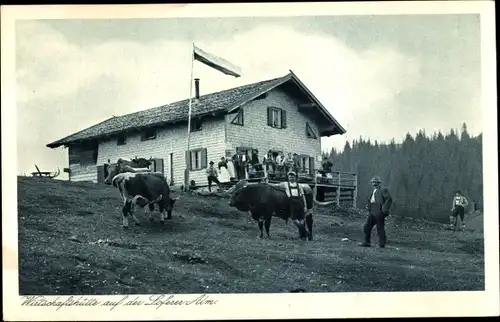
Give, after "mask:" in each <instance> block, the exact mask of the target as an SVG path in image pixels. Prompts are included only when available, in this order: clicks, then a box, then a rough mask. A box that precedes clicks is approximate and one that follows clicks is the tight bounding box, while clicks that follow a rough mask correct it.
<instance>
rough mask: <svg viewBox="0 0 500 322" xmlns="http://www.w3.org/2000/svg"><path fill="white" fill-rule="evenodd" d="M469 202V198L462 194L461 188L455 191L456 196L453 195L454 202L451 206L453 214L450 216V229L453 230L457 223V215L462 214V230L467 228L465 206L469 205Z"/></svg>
mask: <svg viewBox="0 0 500 322" xmlns="http://www.w3.org/2000/svg"><path fill="white" fill-rule="evenodd" d="M468 204H469V203H468V202H467V199H466V198H465V197H464V196H463V195H462V192H461V191H460V190H457V191H456V192H455V196H454V197H453V204H452V206H451V216H450V229H451V230H453V228H454V227H455V225H456V223H457V217H458V216H459V215H460V221H461V222H462V227H461V230H465V223H464V216H465V207H467V205H468Z"/></svg>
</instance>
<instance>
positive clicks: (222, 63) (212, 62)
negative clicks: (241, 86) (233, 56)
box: [193, 46, 241, 77]
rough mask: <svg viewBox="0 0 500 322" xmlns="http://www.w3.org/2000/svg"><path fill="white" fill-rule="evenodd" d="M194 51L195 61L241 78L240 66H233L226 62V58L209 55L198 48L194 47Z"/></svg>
mask: <svg viewBox="0 0 500 322" xmlns="http://www.w3.org/2000/svg"><path fill="white" fill-rule="evenodd" d="M193 50H194V59H195V60H197V61H199V62H201V63H203V64H205V65H207V66H210V67H212V68H214V69H217V70H218V71H220V72H221V73H224V74H226V75H231V76H234V77H240V76H241V70H240V68H239V67H238V66H235V65H233V64H232V63H231V62H229V61H227V60H225V59H224V58H221V57H218V56H216V55H213V54H210V53H207V52H206V51H203V50H201V49H200V48H198V47H196V46H193Z"/></svg>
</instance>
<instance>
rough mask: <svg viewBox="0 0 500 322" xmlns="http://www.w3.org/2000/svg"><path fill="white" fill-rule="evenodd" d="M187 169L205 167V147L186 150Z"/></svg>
mask: <svg viewBox="0 0 500 322" xmlns="http://www.w3.org/2000/svg"><path fill="white" fill-rule="evenodd" d="M186 160H187V162H188V168H189V170H201V169H205V168H206V167H207V163H208V162H207V149H205V148H202V149H194V150H190V151H189V152H186Z"/></svg>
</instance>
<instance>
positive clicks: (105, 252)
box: [18, 177, 484, 295]
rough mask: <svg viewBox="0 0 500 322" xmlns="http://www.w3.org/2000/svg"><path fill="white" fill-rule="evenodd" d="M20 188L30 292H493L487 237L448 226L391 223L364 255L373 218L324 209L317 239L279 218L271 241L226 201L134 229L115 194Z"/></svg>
mask: <svg viewBox="0 0 500 322" xmlns="http://www.w3.org/2000/svg"><path fill="white" fill-rule="evenodd" d="M18 184H19V192H18V200H19V206H18V207H19V220H18V223H19V240H20V242H19V254H20V268H19V270H20V281H19V282H20V293H21V294H23V295H24V294H65V295H69V294H86V295H90V294H131V293H142V294H151V293H201V292H205V293H246V292H251V293H258V292H271V293H274V292H290V291H292V290H296V289H303V290H306V291H308V292H354V291H356V292H367V291H452V290H482V289H484V264H483V263H484V257H483V237H482V234H480V233H477V232H472V231H467V232H463V233H460V234H459V236H458V239H457V238H453V237H451V233H450V232H448V231H444V230H441V229H440V228H439V226H438V225H432V224H423V223H418V222H413V221H403V220H398V223H397V224H396V223H394V219H393V218H392V219H389V220H388V225H387V234H388V239H389V243H388V247H387V248H385V249H379V248H376V247H372V248H361V247H358V246H357V242H358V241H361V237H362V230H361V229H362V225H363V220H364V218H363V217H362V216H358V215H355V214H347V213H334V214H327V213H318V214H316V216H315V222H314V228H313V232H314V240H313V241H312V242H303V241H300V240H298V238H297V235H298V234H297V230H296V227H295V226H294V225H293V224H291V223H288V224H286V223H285V222H284V221H282V220H279V219H276V218H275V219H273V222H272V224H271V237H272V238H271V239H270V240H265V239H258V238H257V235H258V228H257V224H256V223H255V222H252V221H251V220H250V218H249V216H248V214H246V213H243V212H239V211H237V210H235V209H234V208H230V207H229V206H228V204H227V200H226V199H220V198H218V197H200V196H192V195H187V194H186V195H184V196H183V198H182V199H181V200H179V201H178V202H177V203H176V205H175V209H174V213H173V217H174V218H173V220H171V221H167V223H166V224H165V225H160V224H159V223H157V222H153V223H150V222H149V220H148V219H147V218H146V217H145V216H144V215H143V212H142V210H137V212H136V213H137V217H138V218H139V219H140V220H141V223H142V225H141V226H140V227H136V226H133V225H131V228H130V229H129V230H123V229H122V228H121V213H120V211H121V200H120V197H119V194H118V192H117V191H116V190H115V188H113V187H109V186H105V185H97V184H86V183H70V182H65V181H59V180H49V179H40V178H23V177H20V178H19V180H18ZM131 224H132V220H131ZM375 231H376V229H374V236H373V238H375V239H374V240H376V235H375V234H376V232H375ZM343 238H347V239H348V240H347V241H342V239H343Z"/></svg>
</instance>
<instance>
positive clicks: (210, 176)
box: [207, 161, 220, 191]
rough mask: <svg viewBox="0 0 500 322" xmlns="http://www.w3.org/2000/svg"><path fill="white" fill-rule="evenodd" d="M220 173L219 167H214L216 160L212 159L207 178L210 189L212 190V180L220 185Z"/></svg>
mask: <svg viewBox="0 0 500 322" xmlns="http://www.w3.org/2000/svg"><path fill="white" fill-rule="evenodd" d="M218 176H219V174H218V173H217V169H216V168H215V167H214V162H213V161H210V166H209V167H208V168H207V180H208V191H212V182H215V183H216V184H217V185H220V182H219V179H218V178H217V177H218Z"/></svg>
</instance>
